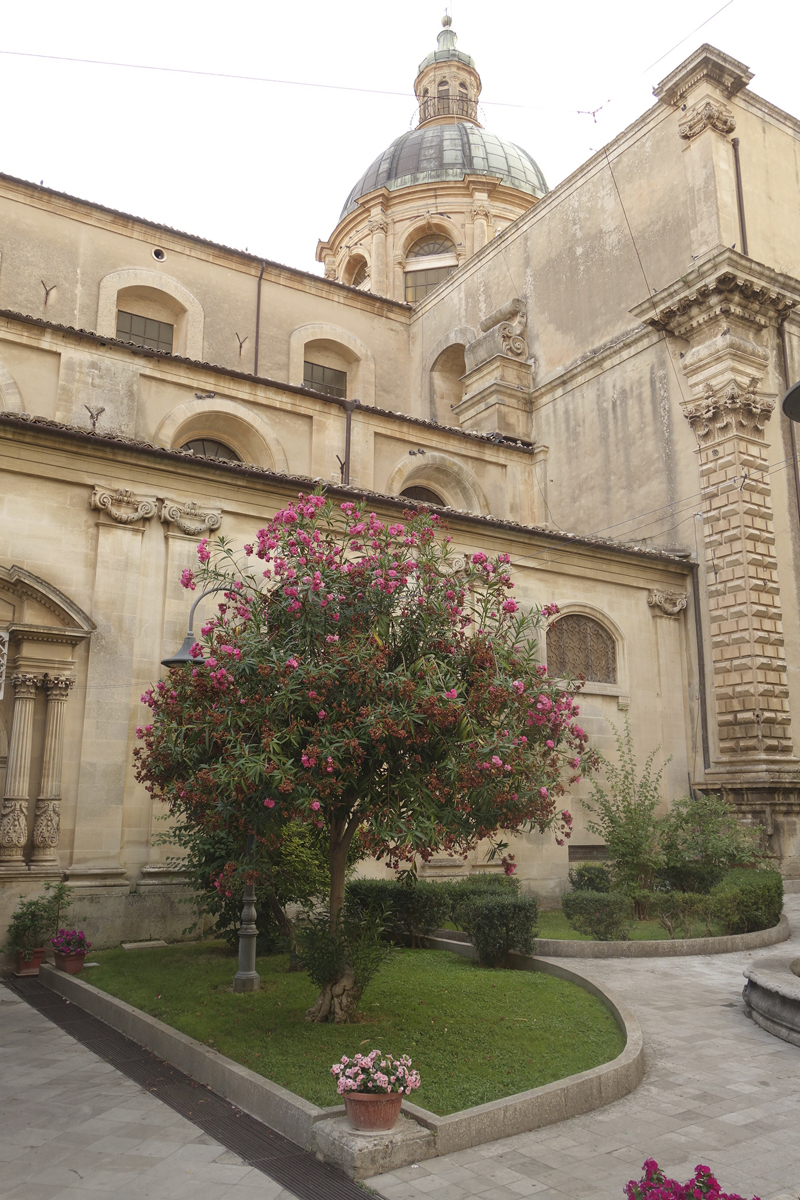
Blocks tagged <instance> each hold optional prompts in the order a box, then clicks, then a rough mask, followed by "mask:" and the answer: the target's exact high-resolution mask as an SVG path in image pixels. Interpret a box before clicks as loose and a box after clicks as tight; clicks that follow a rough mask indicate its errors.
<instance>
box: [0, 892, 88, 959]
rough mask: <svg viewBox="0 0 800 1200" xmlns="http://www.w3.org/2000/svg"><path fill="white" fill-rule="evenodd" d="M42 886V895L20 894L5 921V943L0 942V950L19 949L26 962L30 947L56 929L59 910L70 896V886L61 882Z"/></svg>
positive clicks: (43, 941) (38, 944)
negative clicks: (27, 897)
mask: <svg viewBox="0 0 800 1200" xmlns="http://www.w3.org/2000/svg"><path fill="white" fill-rule="evenodd" d="M44 890H45V895H44V896H34V897H31V898H29V899H28V900H26V899H25V898H24V896H20V898H19V901H20V902H19V904H18V905H17V907H16V908H15V909H14V911H13V913H12V914H11V920H10V921H9V924H8V930H7V933H6V937H7V938H8V943H7V945H5V946H0V953H2V952H5V953H6V954H16V953H18V952H21V954H22V957H23V959H25V960H26V961H27V962H29V961H30V960H31V959H32V958H33V952H34V950H38V949H41V948H42V947H43V946H45V945H46V943H47V939H48V938H49V937H50V936H51V934H54V933H55V932H56V930H57V929H58V926H59V921H60V918H61V911H62V909H64V908H66V907H67V905H68V904H69V903H70V901H71V900H72V896H73V892H74V888H70V887H68V886H67V885H66V884H65V883H46V884H45V885H44Z"/></svg>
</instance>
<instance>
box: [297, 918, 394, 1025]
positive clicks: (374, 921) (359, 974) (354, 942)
mask: <svg viewBox="0 0 800 1200" xmlns="http://www.w3.org/2000/svg"><path fill="white" fill-rule="evenodd" d="M386 915H387V914H386V913H385V912H384V911H382V910H380V909H378V908H373V909H371V910H370V911H368V912H361V911H359V910H357V909H354V908H353V907H352V906H345V907H344V908H342V909H340V910H339V913H338V914H337V920H336V925H335V926H334V928H333V929H332V928H331V924H330V917H329V915H328V913H327V912H325V911H322V912H307V913H306V915H305V920H304V921H303V923H302V924H301V925H298V927H297V955H298V958H299V960H300V965H301V967H302V968H303V970H304V971H307V972H308V975H309V977H310V979H311V981H312V983H313V984H314V986H315V987H317V988H319V989H320V992H323V993H324V992H325V991H326V990H329V989H331V988H332V987H333V985H334V984H336V983H337V981H339V980H341V978H342V976H343V975H344V974H345V973H346V974H347V975H348V976H349V977H350V978H349V979H348V991H349V992H350V996H349V997H348V1001H349V1004H348V1007H347V1009H346V1010H344V1009H343V1010H342V1011H341V1012H335V1011H334V1009H335V1006H333V1008H332V1011H331V1017H332V1018H333V1019H335V1020H336V1021H337V1023H338V1022H339V1021H340V1020H344V1021H347V1020H349V1019H350V1018H351V1016H352V1013H353V1012H354V1011H355V1008H356V1007H357V1005H358V1002H359V1000H360V999H361V997H362V996H363V994H364V990H365V989H366V988H367V986H368V985H369V983H370V981H371V980H372V979H373V978H374V976H375V975H376V974H377V972H378V971H379V970H380V968H381V967H382V966H383V964H384V963H385V962H386V960H387V959H388V958H389V957H390V955H391V953H392V951H391V948H390V947H389V946H387V945H386V942H385V940H384V932H385V923H386Z"/></svg>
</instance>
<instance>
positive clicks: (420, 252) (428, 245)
mask: <svg viewBox="0 0 800 1200" xmlns="http://www.w3.org/2000/svg"><path fill="white" fill-rule="evenodd" d="M455 252H456V248H455V244H454V243H453V242H451V241H450V238H449V237H445V236H444V234H443V233H426V234H425V237H421V238H419V239H418V241H416V242H414V245H413V246H412V247H411V249H410V250H409V251H408V253H407V254H406V258H430V257H432V256H433V255H435V254H455Z"/></svg>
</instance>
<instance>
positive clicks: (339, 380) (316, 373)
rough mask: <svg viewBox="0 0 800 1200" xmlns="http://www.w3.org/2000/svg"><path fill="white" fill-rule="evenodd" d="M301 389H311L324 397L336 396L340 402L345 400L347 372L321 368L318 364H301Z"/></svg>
mask: <svg viewBox="0 0 800 1200" xmlns="http://www.w3.org/2000/svg"><path fill="white" fill-rule="evenodd" d="M303 387H307V388H313V390H314V391H315V392H322V393H323V395H325V396H338V397H339V399H340V400H346V399H347V372H346V371H337V370H335V369H334V368H333V367H323V366H320V364H319V363H312V362H304V363H303Z"/></svg>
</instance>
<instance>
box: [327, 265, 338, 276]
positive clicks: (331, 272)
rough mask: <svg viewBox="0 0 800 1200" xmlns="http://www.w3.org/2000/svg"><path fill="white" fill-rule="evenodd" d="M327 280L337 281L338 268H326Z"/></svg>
mask: <svg viewBox="0 0 800 1200" xmlns="http://www.w3.org/2000/svg"><path fill="white" fill-rule="evenodd" d="M325 278H326V279H335V278H336V267H334V266H326V267H325Z"/></svg>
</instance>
